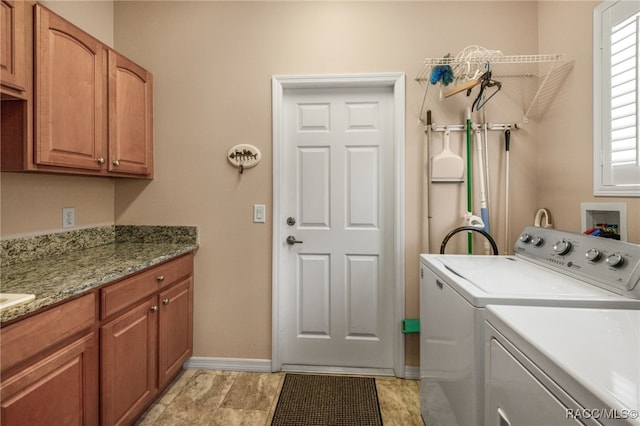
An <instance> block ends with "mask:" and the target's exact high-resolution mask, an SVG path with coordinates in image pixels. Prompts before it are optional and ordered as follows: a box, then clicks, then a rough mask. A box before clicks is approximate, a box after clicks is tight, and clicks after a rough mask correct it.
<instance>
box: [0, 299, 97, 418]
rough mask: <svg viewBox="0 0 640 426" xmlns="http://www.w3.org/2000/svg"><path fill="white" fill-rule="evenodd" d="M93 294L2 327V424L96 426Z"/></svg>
mask: <svg viewBox="0 0 640 426" xmlns="http://www.w3.org/2000/svg"><path fill="white" fill-rule="evenodd" d="M94 301H95V295H94V294H90V295H87V296H83V297H81V298H79V299H76V300H74V301H71V302H67V303H65V304H62V305H59V306H57V307H55V308H53V309H51V310H48V311H45V312H43V313H41V314H38V315H35V316H33V317H30V318H27V319H25V320H22V321H20V322H18V323H15V324H12V325H10V326H8V327H6V328H3V329H2V333H1V336H2V346H1V348H0V351H1V356H2V367H3V369H2V382H1V384H0V401H1V403H0V404H1V413H2V414H1V417H0V424H2V425H3V426H10V425H21V426H23V425H41V424H51V425H98V424H99V418H98V403H99V396H98V390H99V388H98V352H99V350H98V337H97V333H96V330H95V328H94V324H95V303H94Z"/></svg>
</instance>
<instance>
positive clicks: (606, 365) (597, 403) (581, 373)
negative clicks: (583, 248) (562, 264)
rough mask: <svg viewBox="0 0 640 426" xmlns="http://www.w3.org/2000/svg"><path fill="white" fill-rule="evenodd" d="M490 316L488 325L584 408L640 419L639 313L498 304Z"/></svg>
mask: <svg viewBox="0 0 640 426" xmlns="http://www.w3.org/2000/svg"><path fill="white" fill-rule="evenodd" d="M486 313H487V316H486V319H487V322H488V323H489V324H491V325H493V327H495V328H496V329H497V330H498V331H499V332H500V333H502V334H503V335H504V336H505V337H506V338H507V339H508V340H510V341H511V343H512V344H513V345H514V346H516V347H517V348H518V349H519V350H520V351H522V352H523V353H524V354H525V356H526V357H527V358H529V359H530V360H531V361H533V362H534V363H535V364H536V365H537V366H538V367H540V368H541V369H542V370H543V371H544V372H545V373H546V374H547V375H549V376H551V378H552V379H553V380H554V381H555V382H556V383H557V384H558V385H559V386H560V387H561V388H563V389H564V390H565V391H567V393H568V394H570V395H571V396H572V397H573V398H574V399H576V400H577V402H578V403H580V405H582V407H583V408H585V409H601V408H614V409H616V410H617V411H618V414H620V415H624V411H623V410H627V411H626V412H627V413H631V414H633V413H635V415H636V416H637V415H638V412H639V411H638V410H640V311H639V310H624V309H586V308H553V307H537V306H497V305H495V306H488V307H487V311H486ZM631 410H635V411H631ZM629 420H630V421H631V424H640V419H638V418H637V417H636V418H635V419H629Z"/></svg>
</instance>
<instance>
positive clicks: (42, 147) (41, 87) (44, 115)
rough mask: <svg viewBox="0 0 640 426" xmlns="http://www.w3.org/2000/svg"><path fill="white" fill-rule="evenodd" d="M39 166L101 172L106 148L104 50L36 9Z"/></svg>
mask: <svg viewBox="0 0 640 426" xmlns="http://www.w3.org/2000/svg"><path fill="white" fill-rule="evenodd" d="M35 46H36V79H35V80H36V98H35V99H36V115H35V117H36V134H35V137H36V143H37V145H36V146H37V149H36V153H35V157H36V163H38V164H46V165H55V166H63V167H73V168H82V169H91V170H99V169H100V168H101V167H102V166H101V164H100V161H99V159H100V158H102V159H103V158H104V149H105V145H106V144H105V142H106V122H105V120H106V112H105V109H104V102H105V101H106V99H105V96H106V87H107V86H106V84H107V75H106V68H105V61H106V55H107V51H106V48H105V47H104V46H103V44H102V43H100V42H99V41H98V40H96V39H94V38H93V37H91V36H89V35H88V34H86V33H85V32H83V31H82V30H80V29H79V28H77V27H75V26H73V25H72V24H70V23H69V22H67V21H65V20H64V19H62V18H60V17H59V16H57V15H55V14H53V13H51V12H49V11H48V10H47V9H44V8H42V7H40V6H36V39H35Z"/></svg>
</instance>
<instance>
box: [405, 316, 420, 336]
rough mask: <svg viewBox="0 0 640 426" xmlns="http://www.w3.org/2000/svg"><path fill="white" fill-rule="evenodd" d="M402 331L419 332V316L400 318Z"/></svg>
mask: <svg viewBox="0 0 640 426" xmlns="http://www.w3.org/2000/svg"><path fill="white" fill-rule="evenodd" d="M402 332H403V333H405V334H407V333H420V318H407V319H403V320H402Z"/></svg>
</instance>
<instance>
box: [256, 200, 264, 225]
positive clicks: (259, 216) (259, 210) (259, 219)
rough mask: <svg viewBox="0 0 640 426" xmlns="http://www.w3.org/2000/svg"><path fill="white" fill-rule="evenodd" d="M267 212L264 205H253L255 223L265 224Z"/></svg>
mask: <svg viewBox="0 0 640 426" xmlns="http://www.w3.org/2000/svg"><path fill="white" fill-rule="evenodd" d="M265 221H266V210H265V207H264V204H254V205H253V223H265Z"/></svg>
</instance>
